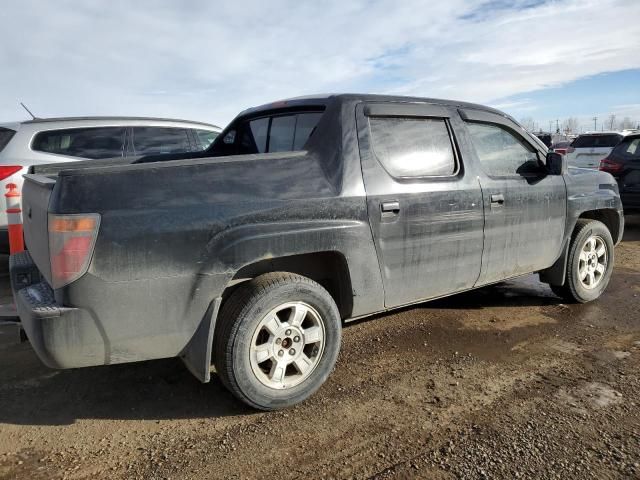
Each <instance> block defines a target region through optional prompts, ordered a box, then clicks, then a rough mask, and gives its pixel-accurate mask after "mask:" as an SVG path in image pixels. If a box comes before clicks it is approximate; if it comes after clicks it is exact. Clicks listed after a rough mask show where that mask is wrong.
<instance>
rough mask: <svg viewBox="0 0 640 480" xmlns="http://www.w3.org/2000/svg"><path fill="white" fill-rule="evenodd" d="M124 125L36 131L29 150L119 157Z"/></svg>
mask: <svg viewBox="0 0 640 480" xmlns="http://www.w3.org/2000/svg"><path fill="white" fill-rule="evenodd" d="M125 134H126V128H125V127H89V128H67V129H60V130H47V131H42V132H39V133H38V134H36V136H35V137H34V139H33V141H32V142H31V149H32V150H34V151H36V152H44V153H52V154H57V155H66V156H69V157H78V158H89V159H93V160H95V159H101V158H113V157H121V156H122V155H123V151H124V139H125Z"/></svg>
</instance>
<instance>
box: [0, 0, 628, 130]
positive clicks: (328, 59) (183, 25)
mask: <svg viewBox="0 0 640 480" xmlns="http://www.w3.org/2000/svg"><path fill="white" fill-rule="evenodd" d="M638 18H640V2H637V1H636V0H601V1H595V0H557V1H553V2H546V3H545V2H541V1H534V0H529V1H525V0H519V1H516V2H515V3H512V2H503V1H492V2H482V1H463V0H447V1H438V2H435V1H434V2H428V3H427V2H423V1H421V0H406V1H403V2H394V1H391V0H389V1H386V0H377V1H376V0H351V1H350V2H344V1H342V0H341V1H337V0H325V1H317V2H295V1H289V0H271V1H269V2H262V1H258V0H247V1H241V0H238V1H236V2H215V3H214V2H208V1H205V0H193V1H187V2H175V1H169V0H157V1H151V0H139V1H137V2H128V1H125V0H113V1H110V2H86V1H80V0H66V1H57V2H48V1H44V0H43V1H35V0H21V1H17V0H16V1H7V2H4V3H3V7H2V9H1V10H0V21H1V22H2V25H3V29H2V31H1V32H0V42H2V45H3V48H2V49H1V50H0V71H2V75H0V92H1V93H0V118H2V119H7V120H10V119H13V118H16V117H22V116H23V115H22V112H21V111H20V110H19V108H18V107H17V102H18V101H24V102H25V103H27V104H28V105H29V106H30V107H31V108H32V109H33V110H35V112H36V113H37V114H39V115H42V116H54V115H86V114H130V115H153V116H177V117H186V118H190V119H196V120H204V121H210V122H213V123H224V122H226V121H228V120H230V119H231V118H232V117H233V116H234V114H235V113H237V112H238V111H240V110H242V109H244V108H246V107H249V106H253V105H256V104H261V103H264V102H267V101H271V100H275V99H279V98H286V97H290V96H298V95H304V94H310V93H317V92H333V91H358V92H376V93H397V94H409V95H418V96H428V97H448V98H456V99H460V100H471V101H477V102H491V101H493V100H495V99H499V98H504V97H508V96H510V95H514V94H516V93H520V92H527V91H531V90H536V89H540V88H546V87H549V86H557V85H561V84H563V83H567V82H570V81H573V80H575V79H578V78H581V77H584V76H588V75H594V74H597V73H601V72H608V71H616V70H621V69H629V68H640V42H638V41H637V39H638V38H640V22H638V21H637V19H638Z"/></svg>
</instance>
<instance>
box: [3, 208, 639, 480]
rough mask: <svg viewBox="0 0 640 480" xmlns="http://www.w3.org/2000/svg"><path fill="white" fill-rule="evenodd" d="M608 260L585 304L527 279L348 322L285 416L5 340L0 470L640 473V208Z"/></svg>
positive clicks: (254, 474)
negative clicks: (75, 364)
mask: <svg viewBox="0 0 640 480" xmlns="http://www.w3.org/2000/svg"><path fill="white" fill-rule="evenodd" d="M616 255H617V259H616V269H615V272H614V275H613V279H612V281H611V284H610V286H609V288H608V290H607V292H606V294H605V295H604V296H603V297H602V298H601V299H600V300H598V301H596V302H593V303H590V304H587V305H565V304H563V303H561V302H560V300H559V299H558V298H557V297H555V296H554V295H553V294H552V293H551V291H550V290H549V289H548V288H547V287H546V286H544V285H542V284H540V283H538V282H537V277H536V276H528V277H522V278H520V279H517V280H514V281H510V282H505V283H503V284H500V285H497V286H493V287H489V288H484V289H482V290H477V291H474V292H470V293H467V294H462V295H457V296H454V297H451V298H448V299H446V300H440V301H437V302H431V303H427V304H423V305H419V306H417V307H413V308H408V309H404V310H401V311H399V312H397V313H394V314H391V315H380V316H377V317H374V318H371V319H369V320H367V321H362V322H357V323H355V324H350V325H348V326H346V327H345V329H344V342H343V351H342V353H341V356H340V360H339V362H338V366H337V368H336V371H335V372H334V374H333V375H332V377H331V378H330V380H329V381H328V382H327V384H326V385H325V386H324V387H323V388H322V389H321V390H320V391H319V392H318V393H317V394H316V395H315V396H314V397H312V398H311V399H310V400H309V401H307V402H306V403H304V404H303V405H300V406H297V407H296V408H293V409H291V410H288V411H283V412H273V413H259V412H255V411H252V410H250V409H247V408H246V407H244V406H243V405H242V404H240V403H238V402H237V401H235V400H234V399H233V397H231V395H230V394H228V393H227V392H226V391H225V390H224V389H223V388H222V386H221V385H220V383H219V382H218V381H217V379H216V378H215V377H214V379H213V381H212V382H211V383H210V384H208V385H202V384H200V383H198V382H197V381H196V380H195V379H194V378H192V376H191V375H190V374H189V373H188V372H187V371H186V369H185V368H184V367H183V366H182V364H181V363H180V362H179V361H177V360H163V361H156V362H146V363H139V364H132V365H118V366H112V367H99V368H91V369H79V370H68V371H53V370H49V369H47V368H46V367H44V366H42V365H41V364H40V362H39V361H38V359H37V358H36V357H35V355H34V354H33V352H32V350H31V349H30V347H29V345H28V344H21V345H13V346H10V347H0V367H1V368H0V479H17V478H20V479H23V478H25V479H26V478H29V479H51V478H69V479H87V478H92V479H97V478H115V479H119V478H126V479H130V478H133V479H135V478H141V479H169V478H170V479H185V478H195V479H204V478H267V477H273V476H277V477H278V478H280V479H288V478H300V477H305V478H380V479H386V478H436V479H452V478H505V479H506V478H508V479H512V478H562V479H567V478H580V479H584V478H598V479H607V478H640V409H639V408H638V403H640V381H639V373H638V372H640V369H639V366H640V310H639V307H640V218H638V217H628V218H627V231H626V234H625V240H624V242H623V243H622V244H621V245H620V246H619V247H617V250H616ZM0 282H4V283H6V277H2V276H0ZM2 289H4V290H2ZM2 292H5V293H6V285H4V286H1V288H0V294H1V293H2Z"/></svg>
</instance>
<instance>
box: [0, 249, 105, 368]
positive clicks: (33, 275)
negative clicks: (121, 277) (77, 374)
mask: <svg viewBox="0 0 640 480" xmlns="http://www.w3.org/2000/svg"><path fill="white" fill-rule="evenodd" d="M9 270H10V274H11V288H12V290H13V297H14V299H15V302H16V307H17V310H18V315H19V316H20V320H21V322H22V327H23V328H24V330H25V332H26V334H27V337H28V338H29V342H30V343H31V345H32V347H33V349H34V350H35V352H36V354H37V355H38V357H39V358H40V359H41V360H42V362H43V363H45V364H46V365H47V366H49V367H52V368H73V367H86V366H91V365H101V364H104V363H105V341H104V339H103V335H102V334H101V332H100V330H99V329H98V328H97V325H98V324H97V323H96V322H95V321H94V319H93V318H92V315H91V313H90V312H89V311H87V310H84V309H81V308H70V307H64V306H61V305H59V304H58V303H57V302H56V300H55V297H54V292H53V290H52V289H51V287H50V286H49V284H47V282H46V281H45V280H44V279H42V278H41V276H40V273H39V272H38V269H37V267H36V266H35V264H34V263H33V260H32V259H31V256H30V255H29V253H28V252H22V253H19V254H16V255H12V256H11V257H10V259H9Z"/></svg>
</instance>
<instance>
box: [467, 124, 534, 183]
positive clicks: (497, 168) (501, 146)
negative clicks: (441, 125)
mask: <svg viewBox="0 0 640 480" xmlns="http://www.w3.org/2000/svg"><path fill="white" fill-rule="evenodd" d="M467 128H468V129H469V133H470V134H471V141H472V143H473V146H474V147H475V150H476V153H477V155H478V158H479V159H480V163H481V164H482V166H483V168H484V170H485V172H487V173H488V174H489V175H493V176H498V177H504V176H513V175H518V174H522V173H525V172H527V171H531V170H535V169H537V168H538V167H539V166H540V162H539V160H538V154H537V153H536V151H535V149H534V148H533V147H532V146H531V145H528V144H525V143H524V142H523V141H522V140H520V139H519V138H518V137H516V136H515V135H513V134H512V133H510V132H509V131H508V130H506V129H504V128H502V127H500V126H498V125H494V124H487V123H471V122H468V123H467Z"/></svg>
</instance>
